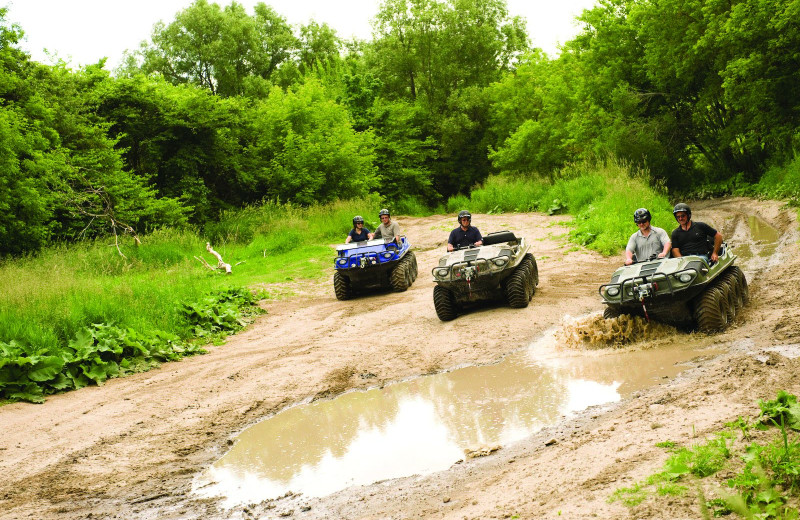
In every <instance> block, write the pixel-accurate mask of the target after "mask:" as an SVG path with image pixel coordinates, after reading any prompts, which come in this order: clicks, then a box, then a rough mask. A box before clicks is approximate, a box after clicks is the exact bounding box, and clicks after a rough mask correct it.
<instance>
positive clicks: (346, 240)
mask: <svg viewBox="0 0 800 520" xmlns="http://www.w3.org/2000/svg"><path fill="white" fill-rule="evenodd" d="M352 240H353V237H351V236H350V235H347V238H345V239H344V243H345V244H349V243H350V242H351V241H352Z"/></svg>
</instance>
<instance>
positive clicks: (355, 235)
mask: <svg viewBox="0 0 800 520" xmlns="http://www.w3.org/2000/svg"><path fill="white" fill-rule="evenodd" d="M370 238H372V233H370V232H369V229H367V228H366V227H364V217H362V216H361V215H356V216H355V217H353V229H351V230H350V233H349V234H348V235H347V238H345V239H344V243H345V244H349V243H350V242H364V241H365V240H369V239H370Z"/></svg>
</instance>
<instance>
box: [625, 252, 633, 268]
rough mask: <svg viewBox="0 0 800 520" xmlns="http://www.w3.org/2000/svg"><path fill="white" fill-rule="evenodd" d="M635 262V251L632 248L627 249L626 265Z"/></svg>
mask: <svg viewBox="0 0 800 520" xmlns="http://www.w3.org/2000/svg"><path fill="white" fill-rule="evenodd" d="M632 263H633V251H631V250H630V249H626V250H625V265H631V264H632Z"/></svg>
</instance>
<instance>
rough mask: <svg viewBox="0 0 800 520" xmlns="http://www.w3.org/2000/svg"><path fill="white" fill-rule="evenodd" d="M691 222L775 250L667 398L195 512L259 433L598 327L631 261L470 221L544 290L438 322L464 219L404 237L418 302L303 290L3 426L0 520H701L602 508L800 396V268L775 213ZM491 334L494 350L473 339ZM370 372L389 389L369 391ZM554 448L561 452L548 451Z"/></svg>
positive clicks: (408, 230) (9, 416)
mask: <svg viewBox="0 0 800 520" xmlns="http://www.w3.org/2000/svg"><path fill="white" fill-rule="evenodd" d="M693 212H694V218H695V219H696V220H701V221H705V222H708V223H710V224H712V225H714V226H715V227H717V228H718V229H720V230H721V231H722V232H723V234H724V235H725V239H726V240H727V241H728V243H729V244H733V245H744V244H746V245H747V246H748V247H751V248H752V249H753V250H757V249H758V248H759V244H758V243H754V241H753V240H752V238H751V236H750V232H749V228H748V226H747V224H746V221H745V220H744V217H745V216H747V215H753V214H758V215H760V216H761V217H762V218H763V219H764V220H766V221H767V222H769V223H771V224H772V225H773V226H774V227H776V228H778V229H779V230H780V231H781V233H782V238H781V245H780V246H779V247H778V250H777V252H776V254H775V255H773V256H772V257H771V258H770V259H768V260H763V261H762V260H759V258H758V257H755V259H754V260H752V261H749V262H746V263H741V262H740V265H742V267H743V270H744V271H745V274H746V275H747V278H748V280H749V281H750V289H751V291H750V294H751V303H750V305H749V306H748V307H746V308H745V310H744V311H743V313H742V315H741V316H740V317H739V318H737V321H736V323H735V324H734V326H733V327H731V328H730V329H729V330H728V331H726V332H725V333H723V334H719V335H714V336H706V335H702V334H691V335H688V334H681V335H680V336H679V337H677V338H673V341H687V342H694V343H697V344H698V345H711V344H714V345H716V346H718V347H722V348H724V349H726V350H727V352H728V353H727V354H725V355H723V356H720V357H718V358H716V359H713V360H706V361H704V362H702V364H700V365H699V366H698V367H697V368H695V369H693V370H690V371H688V372H685V373H684V374H683V375H682V376H681V377H679V378H678V379H676V380H674V381H671V382H669V383H667V384H663V385H661V386H658V387H655V388H651V389H649V390H647V391H643V392H640V393H639V394H637V397H635V398H633V399H629V400H626V401H623V402H621V403H618V404H616V405H613V406H607V407H604V408H602V409H593V410H590V411H589V412H587V413H585V414H582V415H580V416H579V417H577V418H574V419H571V420H569V421H565V422H564V423H561V424H559V425H557V426H555V427H552V428H548V429H546V430H544V431H542V432H540V433H538V434H536V435H534V436H532V437H530V438H529V439H527V440H525V441H522V442H519V443H516V444H514V445H511V446H506V447H504V448H503V449H502V450H500V451H499V452H497V453H495V454H494V455H491V456H489V457H485V458H481V459H471V460H469V461H468V462H465V463H463V464H459V465H456V466H453V467H452V468H451V469H450V470H448V471H444V472H440V473H436V474H433V475H430V476H427V477H423V478H420V477H408V478H403V479H396V480H391V481H386V482H383V483H380V484H374V485H371V486H364V487H355V488H351V489H347V490H344V491H342V492H339V493H336V494H334V495H331V496H329V497H325V498H322V499H307V498H304V497H302V496H295V497H288V498H284V499H281V500H277V501H274V502H270V503H265V504H259V505H257V506H256V507H252V508H248V509H247V511H244V510H243V509H242V508H238V509H234V510H228V511H226V510H223V509H220V508H219V505H218V504H217V503H215V502H214V501H211V500H198V499H197V498H196V497H195V496H194V495H192V494H191V481H192V478H193V476H194V475H195V474H196V473H197V472H198V471H200V470H202V469H203V468H204V467H206V466H208V465H209V464H211V463H212V462H213V461H214V460H216V458H218V457H219V456H220V455H221V454H222V453H224V451H225V449H226V447H227V443H228V441H229V439H232V438H233V437H234V436H235V435H236V434H237V433H238V432H240V431H241V430H242V429H243V428H245V427H246V426H248V425H250V424H252V423H253V422H255V421H257V420H258V419H260V418H262V417H264V416H268V415H270V414H272V413H275V412H277V411H279V410H280V409H282V408H283V407H285V406H287V405H290V404H293V403H296V402H300V401H303V400H307V399H311V398H314V397H328V396H333V395H336V394H339V393H341V392H343V391H344V390H347V389H350V388H357V387H367V386H376V385H380V384H383V383H386V382H390V381H396V380H399V379H402V378H406V377H410V376H414V375H419V374H425V373H432V372H436V371H440V370H444V369H448V368H451V367H454V366H458V365H463V364H480V363H488V362H492V361H495V360H497V359H498V358H500V357H501V356H502V355H503V354H505V353H507V352H509V351H512V350H515V349H518V348H520V347H523V346H525V345H527V344H529V343H530V342H531V341H532V340H534V339H535V338H537V337H538V336H539V335H541V333H542V332H543V331H545V330H546V329H548V328H551V327H553V326H557V325H559V323H561V320H562V318H563V316H564V315H565V314H570V315H572V316H578V315H582V314H586V313H590V312H593V311H599V310H601V309H602V306H601V304H600V302H599V297H598V296H597V292H596V290H597V285H598V283H599V281H600V280H602V281H605V280H607V279H608V278H609V276H610V274H611V273H612V272H613V270H614V269H615V268H616V267H617V266H618V265H619V259H618V258H613V259H609V258H603V257H601V256H600V255H598V254H595V253H592V252H588V251H584V250H580V249H578V248H573V247H572V246H571V245H570V244H568V243H567V242H566V241H565V239H564V238H563V234H564V233H565V232H566V231H567V230H566V228H565V227H563V225H562V224H561V223H560V221H561V220H562V218H559V217H548V216H546V215H541V214H517V215H475V216H474V218H473V221H474V223H475V224H476V225H478V227H480V228H481V229H482V230H484V231H491V230H498V229H510V230H512V231H514V232H515V233H517V234H519V235H523V236H525V237H527V239H528V240H529V242H530V243H531V245H532V249H533V251H534V252H535V255H536V258H537V262H538V265H539V274H540V283H539V290H538V291H537V293H536V296H534V299H533V301H532V305H530V306H529V307H528V308H526V309H522V310H514V309H509V308H506V307H503V306H487V307H484V308H481V309H478V310H476V311H473V312H471V313H469V314H467V315H464V316H461V317H459V318H458V319H457V320H455V321H453V322H448V323H442V322H440V321H439V320H438V319H437V318H436V314H435V312H434V309H433V304H432V299H431V292H432V288H433V282H432V281H431V277H430V274H429V273H430V269H431V268H432V267H433V266H434V265H435V263H436V260H437V259H438V257H439V256H440V255H441V252H442V251H443V248H444V240H445V238H446V236H447V232H448V231H449V229H451V228H452V227H453V226H454V218H453V217H452V216H447V217H442V216H434V217H427V218H416V219H412V218H400V219H399V222H400V224H401V226H402V228H403V231H404V233H405V234H407V235H408V236H409V237H410V238H411V240H412V243H413V244H414V246H415V249H416V254H417V258H418V262H419V266H420V268H419V271H420V278H419V279H418V280H417V282H415V283H414V285H413V286H412V288H411V289H410V290H409V291H407V292H405V293H400V294H395V293H385V294H379V295H372V296H368V297H362V298H358V299H356V300H354V301H353V302H350V303H343V302H339V301H337V300H336V299H335V298H334V296H333V289H332V284H331V283H320V284H316V283H314V284H312V283H297V284H296V285H294V286H292V287H291V290H292V291H294V293H295V296H292V297H290V298H288V299H285V300H282V301H275V302H267V303H266V304H265V307H266V309H267V311H268V314H266V315H265V316H263V317H261V318H259V320H258V321H257V322H256V323H255V324H253V325H252V326H251V327H249V328H248V329H247V330H246V331H245V332H243V333H241V334H239V335H237V336H234V337H232V338H230V340H229V341H228V343H227V344H226V345H224V346H220V347H211V348H209V353H208V354H207V355H204V356H198V357H195V358H191V359H187V360H184V361H182V362H179V363H172V364H167V365H164V366H163V367H161V368H160V369H157V370H153V371H151V372H147V373H143V374H137V375H134V376H131V377H127V378H124V379H117V380H112V381H109V382H108V383H107V384H105V385H104V386H102V387H92V388H85V389H82V390H80V391H76V392H70V393H66V394H63V395H57V396H52V397H50V398H48V400H47V402H46V403H45V404H43V405H31V404H24V403H18V404H12V405H8V406H4V407H0V473H1V474H2V475H3V476H4V478H3V480H2V482H0V518H4V519H5V518H43V519H49V518H54V519H55V518H58V519H71V518H87V517H91V518H126V519H130V518H251V517H252V518H273V517H278V516H281V515H287V514H288V513H289V512H290V511H291V512H292V515H293V517H296V518H309V519H310V518H353V519H355V518H365V519H366V518H421V517H436V518H440V517H441V518H459V519H460V518H492V517H497V518H503V517H511V516H513V515H519V517H520V518H549V517H556V516H557V515H558V513H559V512H560V513H561V515H562V517H563V518H628V517H631V518H664V519H667V518H694V517H698V513H697V510H696V509H693V508H692V507H693V506H691V505H690V503H689V499H688V498H682V499H681V498H679V499H670V500H669V501H668V502H667V501H664V502H663V503H659V504H658V505H657V506H651V505H648V504H650V503H649V502H645V503H644V504H642V505H641V506H638V508H636V509H634V510H629V509H627V508H626V507H624V506H622V505H620V504H619V503H614V504H609V503H607V500H606V499H607V498H608V496H609V495H610V494H611V493H612V492H613V491H614V490H615V489H617V488H618V487H620V486H623V485H630V484H631V483H633V482H634V481H635V480H638V479H641V478H643V477H644V476H646V475H648V474H650V473H653V472H654V471H656V470H657V469H658V468H659V467H660V465H661V463H662V462H663V460H664V458H665V457H666V454H665V452H664V450H662V449H659V448H656V447H655V446H654V444H655V443H656V442H659V441H661V440H665V439H670V440H674V441H677V442H679V443H685V444H686V445H688V444H691V443H692V442H697V439H698V438H702V436H703V434H704V433H706V432H709V431H713V430H716V429H719V428H720V427H722V426H723V425H724V423H725V422H727V421H731V420H733V419H735V418H736V417H737V416H738V415H752V413H753V412H754V411H755V408H754V406H755V404H754V403H755V401H756V400H757V399H771V398H774V396H775V391H776V390H777V389H780V388H783V389H786V390H789V391H791V392H793V393H796V394H797V393H800V383H798V382H797V380H796V377H795V375H796V374H797V373H798V372H799V371H800V361H798V360H796V359H790V358H787V357H783V356H782V355H777V354H771V355H769V356H768V355H766V354H764V351H765V349H778V350H780V351H781V352H783V353H789V354H791V355H794V354H795V353H798V352H800V326H799V325H798V319H800V307H799V306H798V305H797V303H796V298H797V289H796V287H797V286H798V284H799V283H800V255H798V252H799V251H798V244H797V231H796V230H797V222H796V220H795V217H794V213H793V212H792V211H786V210H782V209H780V206H779V205H778V204H777V203H764V202H760V201H752V200H748V199H736V200H725V201H711V202H704V203H697V204H695V205H693ZM654 224H656V225H661V226H662V227H665V228H667V229H671V228H672V227H673V224H672V223H658V222H656V223H654ZM631 228H632V230H631V232H633V225H631ZM587 273H588V274H589V276H587ZM589 280H590V281H589ZM381 324H383V325H388V328H383V327H381ZM500 325H502V326H500ZM365 326H368V327H373V328H375V329H376V330H380V338H381V340H380V341H366V340H364V339H363V336H360V337H359V336H356V335H354V334H353V333H354V332H355V331H358V330H363V327H365ZM484 330H490V331H491V332H490V333H488V334H485V335H481V336H478V333H479V332H480V331H484ZM465 331H469V332H472V333H474V334H465ZM354 337H359V339H358V340H356V341H354ZM470 337H474V338H475V339H469V338H470ZM653 348H657V345H656V346H655V347H653ZM764 360H768V363H765V362H764ZM366 373H369V374H374V375H376V376H377V377H375V378H362V377H359V375H360V374H366ZM552 439H555V440H556V443H555V444H550V443H548V444H550V445H549V446H545V442H546V441H550V440H552ZM307 508H310V509H307Z"/></svg>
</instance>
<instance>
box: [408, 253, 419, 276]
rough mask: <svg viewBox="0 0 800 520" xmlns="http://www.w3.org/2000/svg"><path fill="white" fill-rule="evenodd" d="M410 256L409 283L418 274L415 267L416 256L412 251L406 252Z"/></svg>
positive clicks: (417, 269)
mask: <svg viewBox="0 0 800 520" xmlns="http://www.w3.org/2000/svg"><path fill="white" fill-rule="evenodd" d="M408 254H409V255H411V281H412V282H413V281H414V280H416V279H417V275H418V274H419V268H418V267H417V255H415V254H414V252H413V251H409V252H408Z"/></svg>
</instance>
